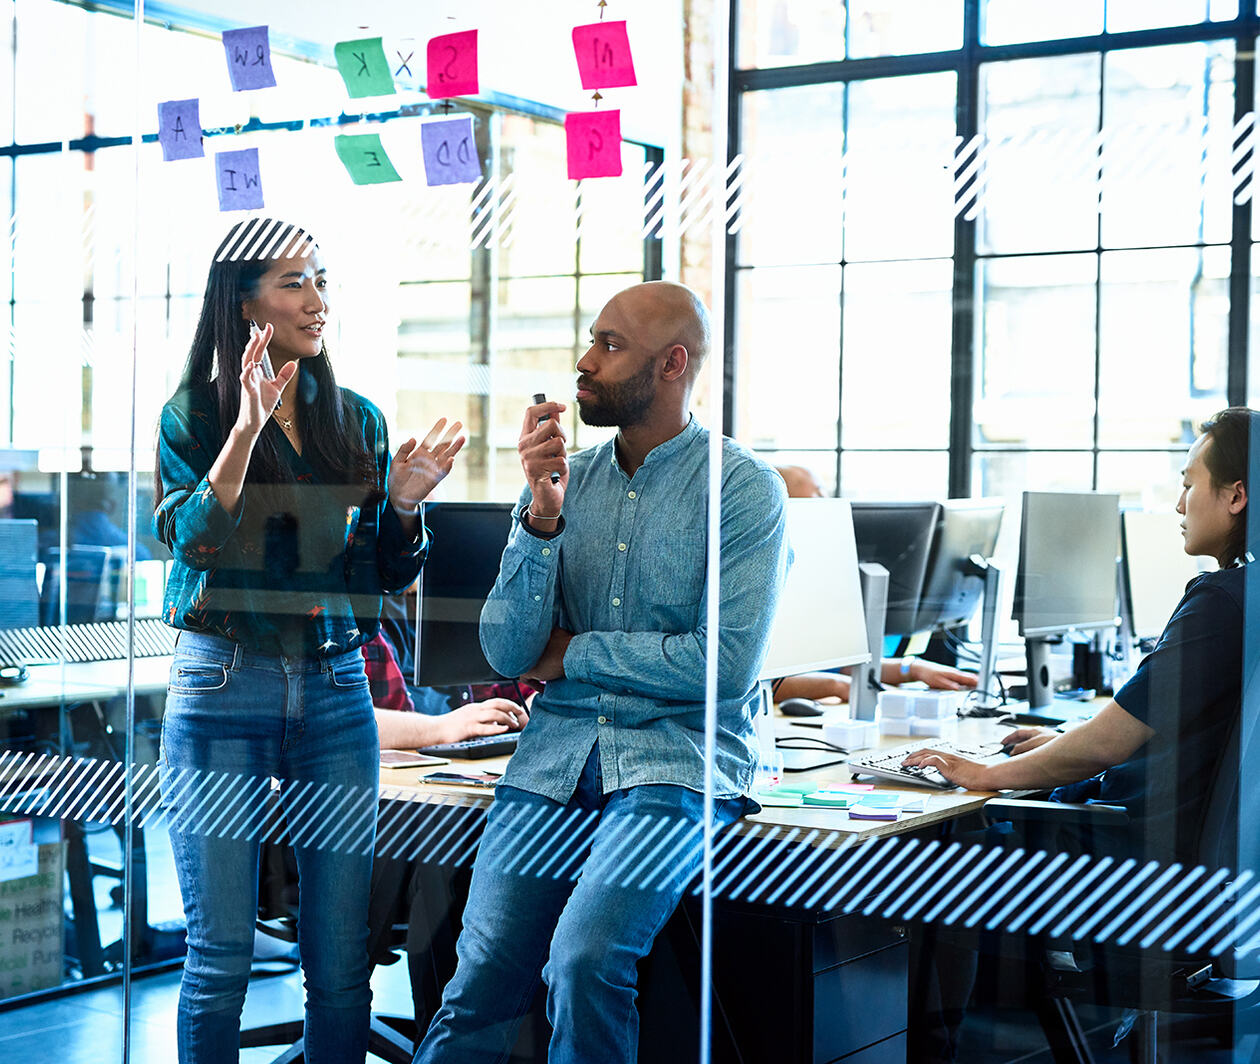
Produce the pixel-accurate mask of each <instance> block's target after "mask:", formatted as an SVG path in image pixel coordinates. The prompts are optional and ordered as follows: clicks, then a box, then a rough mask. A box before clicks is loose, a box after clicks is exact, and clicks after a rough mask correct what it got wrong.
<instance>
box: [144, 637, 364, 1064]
mask: <svg viewBox="0 0 1260 1064" xmlns="http://www.w3.org/2000/svg"><path fill="white" fill-rule="evenodd" d="M377 749H378V747H377V738H376V719H375V716H374V714H373V712H372V702H371V698H370V696H369V694H368V683H367V676H366V674H365V672H364V668H363V657H362V655H361V654H360V653H359V652H358V651H354V652H352V653H347V654H341V655H338V656H337V657H333V658H329V659H328V660H327V661H319V660H310V659H291V658H290V659H286V658H280V657H273V656H270V655H264V654H254V653H251V652H249V651H247V650H244V649H243V648H242V647H240V646H239V645H237V644H235V643H231V642H229V641H228V640H225V639H219V638H217V637H214V636H207V635H201V634H199V633H193V632H182V633H181V634H180V637H179V642H178V644H177V645H176V648H175V661H174V663H173V665H172V666H171V683H170V688H169V691H168V694H167V702H166V714H165V717H164V720H163V723H162V756H161V760H160V767H161V778H162V794H163V801H164V804H165V805H166V807H167V820H168V826H169V830H170V836H171V845H172V849H173V850H174V854H175V868H176V871H177V873H178V875H179V886H180V892H181V894H182V895H183V899H184V915H185V918H186V920H187V923H188V956H187V958H186V959H185V961H184V976H183V982H182V984H181V986H180V998H179V1017H178V1032H179V1034H178V1038H179V1059H180V1061H181V1062H182V1064H202V1062H205V1064H225V1062H229V1064H230V1062H232V1061H235V1060H237V1059H239V1044H240V1019H241V1008H242V1006H243V1004H244V1001H245V989H246V985H247V984H248V982H249V971H250V963H251V960H252V957H253V951H254V922H255V919H256V914H257V910H258V851H259V838H260V836H261V835H262V834H266V835H267V836H268V837H274V836H275V835H278V834H279V832H278V831H275V832H272V831H265V830H263V825H264V823H265V821H266V818H267V816H268V811H269V810H272V809H273V804H274V802H275V800H276V799H277V798H278V804H279V807H280V809H282V810H283V813H284V817H285V821H286V824H287V832H286V834H285V836H284V837H286V838H287V839H288V840H289V841H290V842H291V843H292V844H293V847H294V853H295V855H296V857H297V865H298V878H299V891H300V897H299V915H298V949H299V952H300V954H301V958H302V968H303V971H304V972H305V975H306V1030H305V1036H306V1060H307V1061H309V1062H310V1064H320V1062H325V1064H347V1062H353V1061H360V1062H362V1061H363V1060H364V1058H365V1057H366V1055H367V1033H368V1022H369V1018H370V1011H371V1002H372V992H371V989H370V987H369V985H368V975H369V965H368V957H367V933H368V927H367V911H368V888H369V883H370V880H371V871H372V845H373V841H374V839H375V824H376V808H377V776H378V772H379V768H378V766H379V759H378V754H377ZM272 777H274V778H276V779H278V780H280V781H281V786H280V788H279V790H278V791H273V788H272V786H271V778H272ZM273 812H274V810H273Z"/></svg>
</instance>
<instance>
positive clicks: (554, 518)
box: [525, 506, 560, 521]
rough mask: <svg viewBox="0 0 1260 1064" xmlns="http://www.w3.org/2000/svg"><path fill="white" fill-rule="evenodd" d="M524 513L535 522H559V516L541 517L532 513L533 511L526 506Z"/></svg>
mask: <svg viewBox="0 0 1260 1064" xmlns="http://www.w3.org/2000/svg"><path fill="white" fill-rule="evenodd" d="M525 512H526V513H527V514H529V516H530V517H532V518H533V519H534V520H535V521H559V520H560V515H559V514H556V516H555V517H543V515H542V514H536V513H534V511H533V510H531V509H530V508H529V507H528V506H526V507H525Z"/></svg>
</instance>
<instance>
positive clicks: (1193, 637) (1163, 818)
mask: <svg viewBox="0 0 1260 1064" xmlns="http://www.w3.org/2000/svg"><path fill="white" fill-rule="evenodd" d="M1243 598H1244V571H1243V569H1241V568H1234V569H1225V570H1221V571H1219V572H1215V573H1203V574H1201V575H1199V576H1196V577H1195V578H1194V579H1193V580H1191V581H1190V583H1189V584H1187V585H1186V593H1185V595H1184V596H1183V597H1182V599H1181V602H1180V603H1178V605H1177V609H1176V610H1175V611H1174V612H1173V615H1172V619H1171V620H1169V622H1168V625H1167V626H1166V627H1165V628H1164V632H1163V635H1161V636H1160V638H1159V642H1158V643H1157V644H1156V646H1155V649H1154V650H1153V651H1151V653H1150V654H1148V655H1147V656H1146V657H1145V658H1144V659H1143V660H1142V663H1141V665H1139V666H1138V670H1137V672H1136V673H1134V675H1133V678H1132V679H1131V680H1129V682H1128V683H1126V684H1125V685H1124V686H1123V687H1122V688H1121V689H1120V690H1119V691H1118V692H1116V699H1115V700H1116V702H1117V703H1118V704H1119V706H1120V708H1121V709H1123V710H1124V711H1125V712H1126V713H1129V714H1130V715H1131V716H1133V717H1136V718H1137V719H1138V720H1140V721H1141V722H1142V723H1143V724H1145V725H1146V726H1147V727H1149V728H1151V729H1152V730H1154V732H1155V734H1154V735H1153V736H1152V737H1151V739H1150V741H1149V742H1147V743H1145V744H1144V745H1143V746H1142V747H1141V748H1140V749H1139V750H1138V751H1137V753H1136V754H1135V755H1134V756H1133V758H1131V759H1130V760H1129V761H1126V762H1124V763H1123V764H1120V765H1116V766H1114V767H1113V768H1109V769H1108V770H1107V771H1106V772H1104V773H1102V774H1101V775H1100V776H1097V777H1094V778H1093V779H1090V780H1085V781H1082V783H1079V784H1072V785H1070V786H1068V787H1060V788H1059V789H1058V790H1056V791H1055V792H1054V794H1052V795H1051V797H1052V798H1053V799H1055V800H1056V801H1069V802H1071V801H1093V802H1105V803H1107V804H1110V805H1122V806H1124V807H1125V808H1126V809H1127V810H1128V811H1129V817H1130V825H1129V829H1128V839H1127V841H1128V843H1129V845H1130V848H1131V849H1132V851H1133V852H1134V853H1136V854H1140V855H1141V856H1144V857H1153V858H1160V859H1165V860H1167V859H1180V860H1195V859H1196V857H1197V841H1198V834H1199V831H1198V829H1199V825H1200V823H1201V821H1202V817H1203V813H1204V808H1205V803H1206V800H1207V796H1208V789H1209V784H1210V783H1211V781H1212V780H1213V779H1214V778H1215V776H1216V773H1217V772H1218V770H1221V769H1224V770H1226V771H1237V769H1236V763H1237V751H1236V749H1235V748H1232V747H1233V744H1232V743H1231V742H1230V736H1231V728H1232V725H1233V723H1234V721H1235V719H1236V718H1237V716H1238V713H1239V709H1240V706H1241V705H1242V668H1243V661H1242V651H1243ZM1234 742H1235V743H1236V735H1235V738H1234Z"/></svg>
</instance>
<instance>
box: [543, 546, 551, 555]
mask: <svg viewBox="0 0 1260 1064" xmlns="http://www.w3.org/2000/svg"><path fill="white" fill-rule="evenodd" d="M542 550H543V557H544V558H545V557H547V555H548V554H550V553H551V548H550V547H543V549H542Z"/></svg>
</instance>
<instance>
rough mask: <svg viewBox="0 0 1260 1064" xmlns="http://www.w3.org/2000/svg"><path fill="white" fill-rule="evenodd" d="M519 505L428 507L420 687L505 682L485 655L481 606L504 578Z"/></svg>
mask: <svg viewBox="0 0 1260 1064" xmlns="http://www.w3.org/2000/svg"><path fill="white" fill-rule="evenodd" d="M512 510H513V504H512V503H507V502H440V503H431V504H429V505H428V506H426V507H425V514H424V522H425V525H426V526H427V527H428V529H429V532H430V534H431V536H432V537H433V542H432V544H431V546H430V548H429V556H428V558H427V559H426V560H425V563H424V570H423V572H422V573H421V576H420V594H419V595H418V596H417V597H416V667H415V675H414V678H415V683H416V685H417V686H418V687H452V686H458V685H462V684H472V683H495V682H497V681H498V680H501V679H503V677H502V676H500V675H499V674H498V673H497V672H495V671H494V669H492V668H491V667H490V663H489V662H488V661H486V656H485V654H483V653H482V651H481V635H480V628H481V607H482V606H483V605H484V604H485V601H486V596H487V595H489V594H490V590H491V588H493V587H494V582H495V580H496V579H497V578H498V575H499V562H500V560H501V559H502V557H503V550H504V548H505V547H506V546H507V541H508V534H509V533H510V532H511V529H512Z"/></svg>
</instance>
